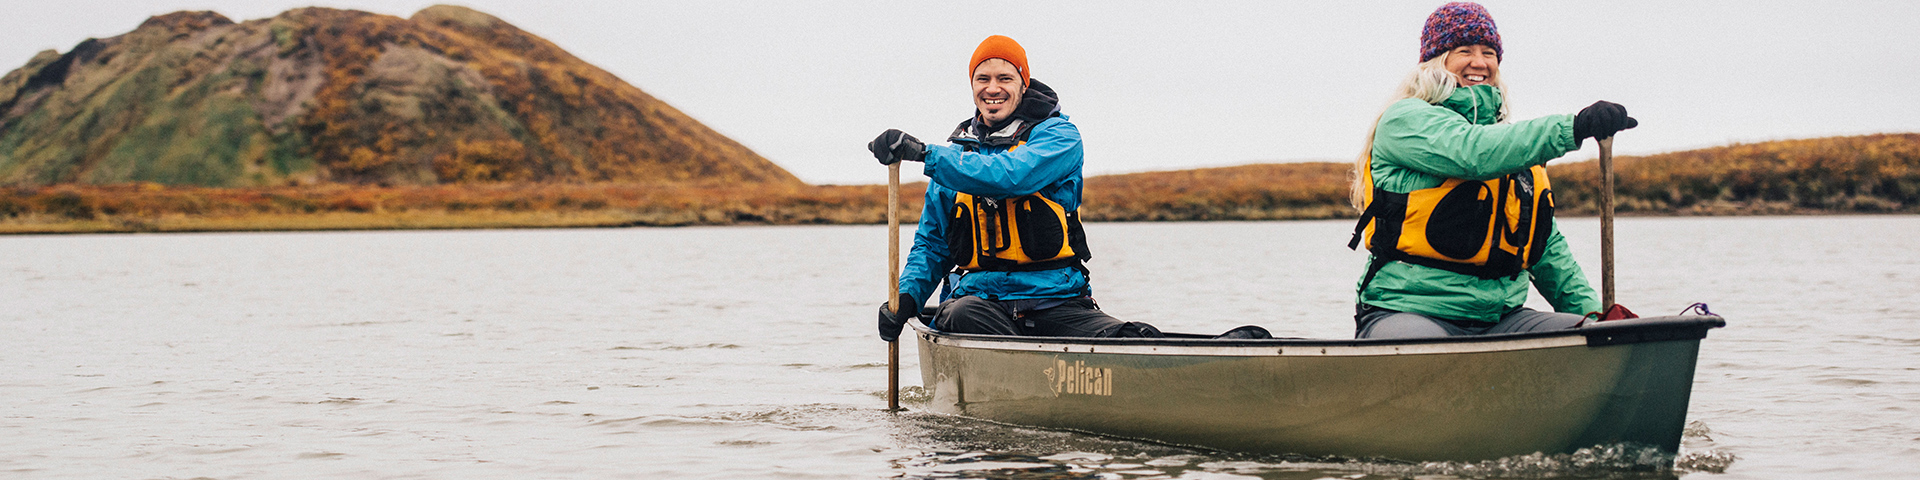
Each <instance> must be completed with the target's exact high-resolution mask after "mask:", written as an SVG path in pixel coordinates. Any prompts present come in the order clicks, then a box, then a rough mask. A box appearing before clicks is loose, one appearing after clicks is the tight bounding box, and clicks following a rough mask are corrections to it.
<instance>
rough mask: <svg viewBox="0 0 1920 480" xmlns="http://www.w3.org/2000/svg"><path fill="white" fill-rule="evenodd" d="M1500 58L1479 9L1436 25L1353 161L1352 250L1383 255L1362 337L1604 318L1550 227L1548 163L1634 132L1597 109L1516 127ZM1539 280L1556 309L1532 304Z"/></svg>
mask: <svg viewBox="0 0 1920 480" xmlns="http://www.w3.org/2000/svg"><path fill="white" fill-rule="evenodd" d="M1502 54H1503V50H1502V48H1501V45H1500V33H1499V31H1498V30H1497V29H1496V28H1495V26H1494V23H1493V18H1492V17H1491V16H1489V15H1488V14H1487V10H1486V9H1485V8H1483V7H1481V6H1480V5H1478V4H1474V3H1467V2H1458V3H1449V4H1446V5H1443V6H1441V7H1440V8H1439V9H1438V10H1435V11H1434V12H1433V14H1432V15H1430V16H1428V17H1427V23H1426V28H1425V29H1423V31H1422V32H1421V35H1420V60H1421V63H1420V65H1419V66H1418V67H1417V68H1415V69H1414V71H1413V73H1412V74H1410V75H1408V77H1407V79H1406V81H1404V82H1403V83H1402V84H1401V86H1400V88H1399V91H1398V93H1397V94H1398V96H1399V97H1400V99H1399V100H1397V101H1395V102H1393V103H1392V104H1390V105H1388V106H1387V108H1386V110H1385V111H1383V112H1381V114H1380V119H1379V121H1378V122H1376V123H1375V124H1374V130H1373V133H1372V134H1371V135H1368V140H1367V148H1366V149H1364V150H1363V151H1362V152H1361V156H1360V159H1359V160H1358V161H1357V162H1356V163H1355V169H1356V175H1355V176H1356V177H1357V178H1355V182H1354V186H1353V199H1354V205H1355V206H1356V207H1359V208H1361V210H1362V212H1363V213H1362V215H1361V218H1360V224H1359V225H1357V226H1356V227H1355V231H1354V238H1353V241H1352V242H1350V243H1349V246H1350V247H1358V246H1359V245H1362V244H1364V245H1366V246H1367V250H1368V251H1369V252H1371V253H1372V255H1370V258H1369V259H1368V263H1367V269H1366V273H1365V274H1364V275H1362V277H1361V278H1360V282H1359V284H1358V292H1359V293H1358V299H1357V302H1356V303H1357V304H1356V313H1355V314H1354V321H1355V323H1356V331H1355V336H1356V337H1357V338H1411V337H1434V336H1451V335H1482V334H1493V333H1516V332H1527V331H1539V330H1551V329H1562V328H1570V327H1573V326H1576V325H1578V324H1579V323H1580V321H1581V320H1582V319H1583V318H1584V315H1585V314H1587V313H1589V312H1594V311H1597V310H1599V309H1600V301H1599V299H1598V298H1597V295H1595V294H1594V291H1593V288H1592V287H1590V286H1588V285H1587V280H1586V275H1585V274H1584V273H1583V272H1581V270H1580V265H1579V264H1577V263H1575V262H1574V260H1573V257H1572V255H1571V254H1570V253H1569V252H1568V251H1567V243H1566V240H1565V239H1564V238H1562V237H1561V236H1560V231H1559V228H1557V227H1556V226H1555V225H1554V222H1553V197H1552V189H1551V186H1550V185H1549V183H1548V181H1547V175H1546V168H1545V167H1544V166H1543V165H1545V164H1546V162H1547V161H1548V160H1552V159H1555V158H1559V157H1560V156H1562V155H1565V154H1567V153H1568V152H1571V151H1574V150H1578V149H1579V148H1580V144H1581V141H1582V140H1584V139H1587V138H1607V137H1611V136H1613V134H1614V133H1615V132H1618V131H1620V130H1624V129H1628V128H1633V127H1634V126H1635V125H1637V123H1638V122H1636V121H1635V120H1634V119H1633V118H1632V117H1628V116H1627V114H1626V109H1625V108H1624V107H1621V106H1620V105H1617V104H1613V103H1608V102H1604V101H1603V102H1596V103H1594V104H1593V106H1590V107H1587V108H1586V109H1583V110H1581V111H1580V113H1579V114H1577V115H1550V116H1546V117H1541V118H1536V119H1532V120H1527V121H1523V122H1514V123H1504V122H1506V121H1507V112H1508V110H1507V106H1506V102H1505V97H1506V87H1505V86H1504V84H1503V83H1502V82H1501V81H1500V60H1501V56H1502ZM1529 283H1531V284H1532V285H1533V286H1534V287H1535V288H1538V289H1539V290H1540V294H1541V296H1542V297H1545V298H1546V299H1547V301H1548V303H1551V304H1552V305H1553V308H1554V312H1540V311H1535V310H1533V309H1530V308H1526V307H1525V306H1524V304H1525V303H1526V300H1527V286H1528V284H1529Z"/></svg>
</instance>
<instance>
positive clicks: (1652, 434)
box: [914, 317, 1725, 461]
mask: <svg viewBox="0 0 1920 480" xmlns="http://www.w3.org/2000/svg"><path fill="white" fill-rule="evenodd" d="M1723 325H1725V323H1724V321H1722V320H1721V319H1720V318H1719V317H1664V318H1651V319H1637V320H1621V321H1613V322H1605V323H1602V324H1599V325H1596V326H1591V327H1586V328H1581V329H1575V330H1567V331H1563V332H1553V333H1532V334H1518V335H1498V336H1483V337H1454V338H1442V339H1421V340H1342V341H1327V340H1300V339H1274V340H1206V339H1152V340H1148V339H1087V338H1041V337H998V336H984V335H961V334H947V333H940V332H934V331H931V330H929V329H927V328H926V327H925V326H924V325H921V324H918V323H916V324H915V325H914V328H915V330H917V337H918V338H919V345H920V348H919V350H920V371H921V381H922V382H923V383H922V385H924V386H925V388H927V389H928V390H929V393H930V394H931V400H930V403H929V405H928V408H929V409H930V410H932V411H934V412H938V413H945V414H951V415H960V416H966V417H972V418H979V419H985V420H992V421H997V422H1004V423H1010V424H1018V425H1031V426H1037V427H1046V428H1059V429H1070V430H1078V431H1085V432H1091V433H1098V434H1105V435H1113V436H1120V437H1129V438H1139V439H1147V440H1153V441H1159V442H1166V443H1173V444H1184V445H1194V446H1201V447H1207V448H1213V449H1220V450H1231V451H1243V452H1264V453H1291V454H1304V455H1335V456H1343V457H1386V458H1394V459H1401V460H1416V461H1425V460H1462V461H1470V460H1485V459H1493V458H1500V457H1506V456H1512V455H1524V454H1530V453H1534V452H1544V453H1566V452H1572V451H1574V450H1578V449H1580V448H1584V447H1589V446H1594V445H1608V444H1616V443H1622V442H1630V443H1635V444H1641V445H1648V446H1653V447H1656V448H1659V449H1661V450H1664V451H1668V452H1672V451H1675V450H1676V449H1677V448H1678V447H1679V442H1680V435H1681V430H1682V429H1683V428H1684V427H1685V424H1686V415H1687V400H1688V396H1689V395H1690V394H1691V392H1692V384H1693V371H1694V363H1695V360H1696V358H1697V354H1698V352H1699V347H1700V340H1701V339H1703V338H1705V336H1706V331H1707V330H1708V329H1711V328H1717V327H1720V326H1723Z"/></svg>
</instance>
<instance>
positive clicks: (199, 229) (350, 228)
mask: <svg viewBox="0 0 1920 480" xmlns="http://www.w3.org/2000/svg"><path fill="white" fill-rule="evenodd" d="M1902 215H1920V212H1854V211H1821V210H1798V211H1764V212H1744V213H1700V212H1660V213H1653V212H1622V213H1617V214H1616V215H1615V216H1616V217H1620V218H1703V217H1817V216H1847V217H1856V216H1902ZM1596 216H1597V215H1591V214H1575V215H1560V216H1557V217H1556V218H1594V217H1596ZM686 218H687V217H686V216H685V215H671V216H669V215H661V214H656V213H646V212H631V211H584V212H559V211H538V212H502V211H467V212H444V211H440V212H430V211H409V212H400V213H386V212H364V213H362V212H329V213H319V214H284V215H249V216H245V217H194V216H185V215H167V216H162V217H160V218H159V219H157V220H156V219H141V218H112V217H108V218H95V219H87V220H76V219H59V220H56V219H47V218H27V219H22V218H12V219H5V220H0V236H29V235H95V234H169V233H246V232H354V231H431V230H537V229H583V228H677V227H732V226H743V227H744V226H808V225H836V226H854V225H884V224H885V222H871V221H868V222H817V221H816V222H770V221H765V220H756V219H724V220H722V219H715V220H719V221H692V222H687V221H682V220H685V219H686ZM1355 218H1358V216H1357V215H1349V216H1344V217H1323V216H1319V217H1304V216H1303V217H1295V218H1182V219H1146V220H1139V219H1101V220H1089V221H1088V223H1179V222H1194V223H1206V222H1279V221H1312V220H1352V219H1355ZM915 222H918V219H917V218H914V219H912V220H911V221H909V220H907V219H903V220H902V224H903V225H908V226H909V228H911V225H912V224H913V223H915Z"/></svg>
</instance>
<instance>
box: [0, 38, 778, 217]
mask: <svg viewBox="0 0 1920 480" xmlns="http://www.w3.org/2000/svg"><path fill="white" fill-rule="evenodd" d="M693 180H708V181H725V182H748V183H760V182H772V183H781V184H798V183H799V180H798V179H796V178H795V177H794V176H793V175H792V174H790V173H788V172H787V171H785V170H783V169H781V168H780V167H778V166H776V165H774V164H773V163H772V162H769V161H767V160H766V159H765V158H762V157H760V156H759V155H758V154H755V153H754V152H753V151H751V150H749V149H747V148H746V147H744V146H742V145H740V144H739V143H737V142H734V141H733V140H731V139H728V138H726V137H725V136H722V135H720V134H719V133H716V132H714V131H713V130H712V129H709V128H707V127H706V126H704V125H701V124H700V123H699V122H697V121H694V120H693V119H692V118H690V117H688V116H687V115H685V114H683V113H681V112H680V111H678V110H675V109H674V108H673V107H671V106H668V105H667V104H665V103H663V102H661V101H659V100H657V99H655V98H653V97H652V96H649V95H647V94H646V93H645V92H642V91H640V89H638V88H635V87H634V86H632V85H629V84H627V83H626V82H623V81H621V80H620V79H619V78H617V77H615V76H613V75H612V74H610V73H607V72H606V71H604V70H601V69H599V68H597V67H594V66H592V65H589V64H587V63H586V62H583V61H581V60H580V59H578V58H575V57H574V56H572V55H571V54H568V53H567V52H565V51H563V50H561V49H560V48H559V47H557V46H555V45H554V44H552V43H551V42H548V41H546V40H545V39H542V38H540V37H537V36H534V35H532V34H528V33H526V32H524V31H521V30H520V29H518V28H515V27H514V26H512V25H509V24H507V23H506V22H503V21H500V20H499V19H497V18H494V17H492V16H489V15H487V14H484V13H480V12H476V11H473V10H469V9H466V8H461V7H451V6H435V7H430V8H427V9H425V10H421V11H420V12H418V13H415V14H414V15H413V17H412V18H404V19H403V18H399V17H393V16H387V15H377V14H372V13H366V12H359V11H350V10H333V9H326V8H306V9H299V10H292V11H288V12H285V13H282V14H280V15H278V16H275V17H273V18H268V19H259V20H252V21H247V22H244V23H234V22H233V21H231V20H228V19H227V18H225V17H223V16H220V15H219V14H216V13H213V12H177V13H171V14H167V15H161V16H156V17H153V18H150V19H148V20H147V21H146V22H145V23H142V24H141V25H140V26H139V28H137V29H135V30H133V31H132V32H129V33H127V34H124V35H121V36H117V37H112V38H105V39H89V40H87V41H85V42H82V43H80V44H79V45H77V46H75V47H74V48H73V49H72V50H70V51H68V52H67V53H65V54H58V53H55V52H53V51H47V52H42V53H41V54H40V55H38V56H36V57H35V58H34V59H33V60H32V61H30V62H28V64H27V65H26V66H24V67H21V68H19V69H17V70H14V71H12V72H10V73H8V74H7V75H6V76H5V77H0V184H7V185H16V186H30V185H49V184H63V183H81V184H108V183H123V182H131V181H146V182H156V183H161V184H177V185H201V186H267V185H285V184H310V183H321V182H344V183H355V184H401V185H430V184H439V183H450V182H494V181H568V182H581V181H585V182H593V181H624V182H646V183H656V182H683V181H693Z"/></svg>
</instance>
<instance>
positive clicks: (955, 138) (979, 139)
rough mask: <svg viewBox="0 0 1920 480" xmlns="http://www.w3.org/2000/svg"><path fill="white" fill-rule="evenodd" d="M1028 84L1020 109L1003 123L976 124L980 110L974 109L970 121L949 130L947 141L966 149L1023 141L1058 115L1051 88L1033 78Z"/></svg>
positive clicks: (1058, 102) (1007, 144)
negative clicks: (950, 132)
mask: <svg viewBox="0 0 1920 480" xmlns="http://www.w3.org/2000/svg"><path fill="white" fill-rule="evenodd" d="M1029 82H1030V83H1029V84H1028V86H1027V91H1026V93H1023V94H1021V95H1020V106H1019V107H1018V108H1015V109H1014V110H1013V115H1010V116H1008V117H1007V121H1006V122H1004V123H1002V124H1000V125H995V126H992V127H989V126H987V125H986V124H985V123H982V122H981V121H980V111H978V110H975V111H974V112H973V117H972V118H968V119H967V120H966V121H964V122H960V126H959V127H956V128H954V129H953V135H950V136H948V137H947V141H949V142H953V143H959V144H963V145H967V146H969V147H977V146H992V147H1012V146H1014V145H1018V144H1020V142H1021V141H1024V140H1026V138H1027V132H1028V131H1030V130H1033V126H1034V125H1039V124H1040V122H1044V121H1047V119H1048V118H1052V117H1054V116H1056V115H1059V114H1060V96H1059V94H1056V93H1054V92H1053V87H1049V86H1047V84H1045V83H1040V80H1037V79H1029Z"/></svg>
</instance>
